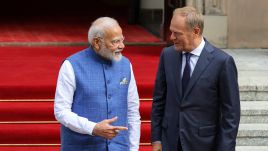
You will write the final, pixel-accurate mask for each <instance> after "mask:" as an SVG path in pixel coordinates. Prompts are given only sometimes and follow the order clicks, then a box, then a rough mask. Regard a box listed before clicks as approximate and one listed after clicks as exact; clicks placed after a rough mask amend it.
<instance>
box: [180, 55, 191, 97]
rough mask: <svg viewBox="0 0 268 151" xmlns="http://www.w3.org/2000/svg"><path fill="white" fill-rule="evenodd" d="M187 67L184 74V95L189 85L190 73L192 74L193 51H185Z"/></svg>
mask: <svg viewBox="0 0 268 151" xmlns="http://www.w3.org/2000/svg"><path fill="white" fill-rule="evenodd" d="M184 55H185V58H186V61H185V67H184V70H183V75H182V94H183V95H184V93H185V91H186V88H187V85H188V83H189V81H190V74H191V67H190V57H191V55H192V54H191V53H188V52H187V53H185V54H184Z"/></svg>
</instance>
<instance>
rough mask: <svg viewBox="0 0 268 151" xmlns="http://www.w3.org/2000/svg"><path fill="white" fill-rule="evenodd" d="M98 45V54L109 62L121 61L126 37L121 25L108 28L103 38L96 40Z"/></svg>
mask: <svg viewBox="0 0 268 151" xmlns="http://www.w3.org/2000/svg"><path fill="white" fill-rule="evenodd" d="M96 40H97V41H96V44H97V45H98V49H97V53H98V54H99V55H100V56H102V57H103V58H105V59H107V60H115V61H119V60H120V59H121V57H122V53H121V52H122V51H123V49H124V47H125V45H124V43H123V41H124V36H123V34H122V29H121V27H120V26H119V25H115V26H113V27H111V28H108V29H106V30H105V32H104V37H103V38H100V37H98V38H96Z"/></svg>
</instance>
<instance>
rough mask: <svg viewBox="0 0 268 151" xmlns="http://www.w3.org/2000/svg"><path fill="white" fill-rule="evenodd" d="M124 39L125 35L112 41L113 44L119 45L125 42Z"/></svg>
mask: <svg viewBox="0 0 268 151" xmlns="http://www.w3.org/2000/svg"><path fill="white" fill-rule="evenodd" d="M124 40H125V37H122V38H116V39H114V40H112V41H111V43H112V45H113V46H118V45H120V44H121V43H124Z"/></svg>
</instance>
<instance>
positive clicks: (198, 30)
mask: <svg viewBox="0 0 268 151" xmlns="http://www.w3.org/2000/svg"><path fill="white" fill-rule="evenodd" d="M193 32H194V35H197V36H199V35H200V28H199V27H194V30H193Z"/></svg>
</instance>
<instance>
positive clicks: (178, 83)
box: [174, 52, 182, 96]
mask: <svg viewBox="0 0 268 151" xmlns="http://www.w3.org/2000/svg"><path fill="white" fill-rule="evenodd" d="M181 64H182V53H181V52H177V53H176V58H175V63H174V66H175V69H176V70H175V72H174V79H175V82H176V86H177V92H178V93H179V96H181V94H182V88H181Z"/></svg>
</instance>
